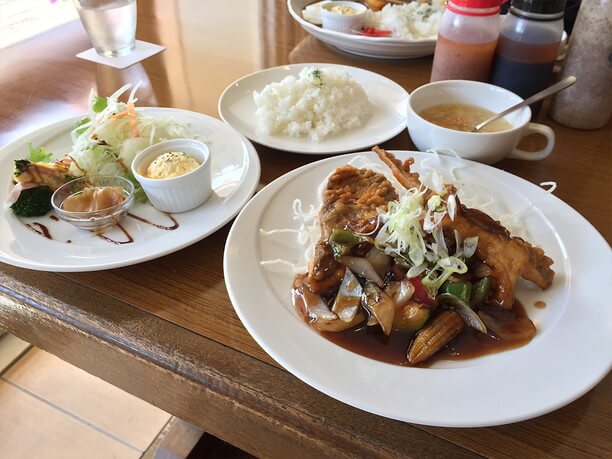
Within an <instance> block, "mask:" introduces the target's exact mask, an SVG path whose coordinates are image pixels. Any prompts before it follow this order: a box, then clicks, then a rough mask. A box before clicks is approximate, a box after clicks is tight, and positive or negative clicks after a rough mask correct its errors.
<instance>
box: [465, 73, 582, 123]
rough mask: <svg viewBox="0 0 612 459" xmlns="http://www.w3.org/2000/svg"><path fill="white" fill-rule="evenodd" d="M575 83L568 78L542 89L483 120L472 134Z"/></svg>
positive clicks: (572, 77)
mask: <svg viewBox="0 0 612 459" xmlns="http://www.w3.org/2000/svg"><path fill="white" fill-rule="evenodd" d="M575 82H576V77H575V76H568V77H567V78H563V79H562V80H561V81H559V82H558V83H555V84H553V85H552V86H549V87H548V88H546V89H544V90H543V91H540V92H538V93H535V94H534V95H533V96H531V97H528V98H527V99H525V100H524V101H522V102H520V103H518V104H516V105H513V106H512V107H510V108H507V109H506V110H504V111H503V112H501V113H498V114H497V115H495V116H492V117H491V118H489V119H488V120H484V121H483V122H482V123H479V124H477V125H476V126H474V128H473V129H472V132H478V131H480V130H481V129H482V128H483V127H485V126H487V125H488V124H490V123H492V122H493V121H496V120H498V119H500V118H503V117H504V116H506V115H507V114H508V113H512V112H513V111H514V110H518V109H519V108H523V107H525V106H527V105H531V104H533V103H534V102H537V101H539V100H542V99H544V98H545V97H548V96H550V95H551V94H554V93H556V92H558V91H561V90H562V89H565V88H568V87H570V86H571V85H573V84H574V83H575Z"/></svg>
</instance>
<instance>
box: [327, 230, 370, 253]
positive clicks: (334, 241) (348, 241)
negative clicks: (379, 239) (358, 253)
mask: <svg viewBox="0 0 612 459" xmlns="http://www.w3.org/2000/svg"><path fill="white" fill-rule="evenodd" d="M362 241H363V237H361V236H359V235H358V234H355V233H354V232H353V231H351V230H347V229H343V228H334V229H333V230H332V232H331V234H330V235H329V240H328V241H327V242H328V243H329V245H330V246H331V248H332V252H333V253H334V256H335V257H336V258H337V257H341V256H343V255H347V254H348V253H349V252H350V251H351V249H352V248H353V247H354V246H356V245H357V244H359V243H360V242H362Z"/></svg>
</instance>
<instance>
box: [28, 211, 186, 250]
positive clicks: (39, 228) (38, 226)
mask: <svg viewBox="0 0 612 459" xmlns="http://www.w3.org/2000/svg"><path fill="white" fill-rule="evenodd" d="M127 215H128V216H129V217H132V218H133V219H135V220H138V221H140V222H142V223H145V224H147V225H151V226H154V227H155V228H159V229H161V230H164V231H174V230H175V229H177V228H178V227H179V226H180V225H179V223H178V222H177V221H176V219H175V218H174V217H173V216H172V215H170V214H166V216H167V217H168V218H169V219H170V220H171V221H172V225H171V226H168V225H160V224H158V223H153V222H151V221H149V220H147V219H146V218H143V217H140V216H138V215H134V214H132V213H130V212H128V214H127ZM49 218H50V219H51V220H53V221H55V222H56V221H59V218H57V217H56V216H55V215H51V216H49ZM25 226H27V227H28V228H29V229H31V230H32V231H34V232H35V233H36V234H40V235H41V236H44V237H46V238H47V239H50V240H53V237H52V236H51V233H50V232H49V228H47V227H46V226H45V225H43V224H42V223H38V222H32V223H25ZM117 227H119V229H120V230H121V231H122V232H123V234H124V235H125V237H126V240H125V241H117V240H115V239H112V238H110V237H108V236H105V235H104V234H102V233H96V236H98V237H99V238H100V239H104V240H105V241H107V242H110V243H111V244H115V245H123V244H131V243H132V242H134V238H133V237H132V235H131V234H130V233H129V232H128V231H127V230H126V229H125V228H124V227H123V226H122V225H121V224H120V223H117ZM66 243H67V244H72V241H71V240H70V239H68V240H67V241H66Z"/></svg>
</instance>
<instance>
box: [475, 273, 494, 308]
mask: <svg viewBox="0 0 612 459" xmlns="http://www.w3.org/2000/svg"><path fill="white" fill-rule="evenodd" d="M490 290H491V278H490V277H483V278H482V279H480V280H479V281H478V282H476V283H475V284H474V288H473V289H472V305H474V306H478V305H480V304H482V303H483V302H484V301H485V300H486V299H487V297H488V296H489V291H490Z"/></svg>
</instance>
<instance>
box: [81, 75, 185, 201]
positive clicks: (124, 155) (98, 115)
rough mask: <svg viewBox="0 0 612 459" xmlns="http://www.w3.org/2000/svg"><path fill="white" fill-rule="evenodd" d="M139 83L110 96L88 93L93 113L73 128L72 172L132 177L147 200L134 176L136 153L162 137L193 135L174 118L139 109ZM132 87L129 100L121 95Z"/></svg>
mask: <svg viewBox="0 0 612 459" xmlns="http://www.w3.org/2000/svg"><path fill="white" fill-rule="evenodd" d="M139 86H140V83H139V84H137V85H136V86H134V87H133V88H132V86H131V85H130V84H126V85H125V86H122V87H121V88H119V89H118V90H117V91H115V92H114V93H113V94H111V95H110V96H108V97H106V98H103V97H99V96H97V95H95V94H94V92H93V90H92V92H91V94H90V96H89V107H90V113H89V114H88V116H87V117H85V118H83V119H82V120H81V121H79V122H78V123H77V125H76V126H75V128H74V129H73V130H72V132H71V138H72V151H71V153H70V157H71V159H72V164H71V166H70V174H71V175H73V176H75V177H80V176H83V175H119V176H122V177H125V178H127V179H129V180H131V181H132V182H133V183H134V185H135V187H136V191H135V195H136V198H137V199H139V200H141V201H146V196H145V195H144V193H143V191H142V188H141V187H140V184H139V183H138V182H137V181H136V179H135V178H134V177H133V176H132V173H131V165H132V161H133V160H134V157H135V156H136V155H137V154H138V153H139V152H140V151H141V150H143V149H144V148H147V147H149V146H151V145H153V144H156V143H159V142H161V141H163V140H169V139H176V138H190V137H191V138H193V137H194V136H193V135H191V134H190V132H189V129H188V126H186V125H184V124H182V123H178V122H177V121H174V120H173V119H171V118H161V117H159V116H156V117H153V116H149V115H146V114H144V113H142V112H139V111H136V109H135V103H136V102H137V101H138V99H137V98H136V97H135V95H136V91H137V90H138V87H139ZM130 88H132V90H131V91H130V93H129V96H128V99H127V102H120V101H119V97H120V96H121V95H123V94H124V93H125V92H126V91H128V90H129V89H130Z"/></svg>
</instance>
